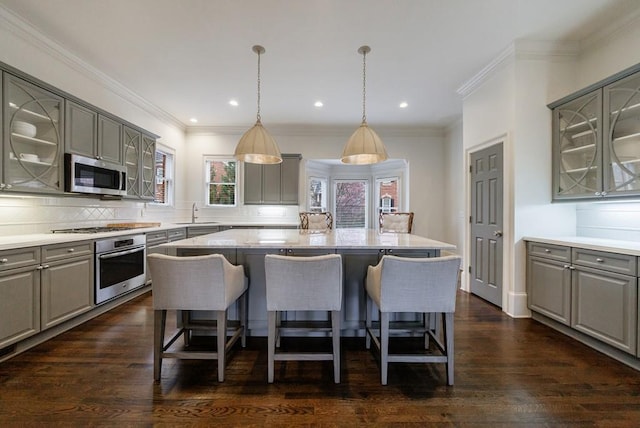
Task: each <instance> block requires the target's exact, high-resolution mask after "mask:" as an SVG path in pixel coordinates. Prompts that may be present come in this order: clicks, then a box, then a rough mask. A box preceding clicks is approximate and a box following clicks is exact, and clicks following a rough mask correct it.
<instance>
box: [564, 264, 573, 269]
mask: <svg viewBox="0 0 640 428" xmlns="http://www.w3.org/2000/svg"><path fill="white" fill-rule="evenodd" d="M562 267H563V268H565V269H569V268H570V267H571V265H564V266H562Z"/></svg>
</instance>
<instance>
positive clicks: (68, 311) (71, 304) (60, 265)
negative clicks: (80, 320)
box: [41, 256, 94, 330]
mask: <svg viewBox="0 0 640 428" xmlns="http://www.w3.org/2000/svg"><path fill="white" fill-rule="evenodd" d="M46 266H47V267H46V268H45V269H42V282H41V286H42V291H41V294H42V295H41V298H42V329H43V330H44V329H45V328H49V327H53V326H54V325H56V324H60V323H61V322H63V321H66V320H68V319H70V318H73V317H75V316H76V315H80V314H81V313H83V312H86V311H88V310H89V309H91V308H92V307H93V301H94V299H93V293H94V290H93V286H92V285H93V257H92V256H88V257H75V258H72V259H69V260H64V261H59V262H55V263H50V264H49V265H46Z"/></svg>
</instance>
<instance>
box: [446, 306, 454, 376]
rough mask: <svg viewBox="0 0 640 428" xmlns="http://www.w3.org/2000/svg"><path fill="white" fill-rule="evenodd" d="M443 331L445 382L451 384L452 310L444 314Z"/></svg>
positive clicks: (452, 353)
mask: <svg viewBox="0 0 640 428" xmlns="http://www.w3.org/2000/svg"><path fill="white" fill-rule="evenodd" d="M443 333H444V337H445V343H446V345H445V346H446V351H447V384H448V385H453V355H454V352H453V351H454V350H453V312H447V313H446V314H444V331H443Z"/></svg>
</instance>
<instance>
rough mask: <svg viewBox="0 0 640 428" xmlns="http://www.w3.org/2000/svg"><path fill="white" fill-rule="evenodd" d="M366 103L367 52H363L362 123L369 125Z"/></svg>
mask: <svg viewBox="0 0 640 428" xmlns="http://www.w3.org/2000/svg"><path fill="white" fill-rule="evenodd" d="M366 101H367V52H366V50H364V51H363V52H362V123H364V124H366V123H367V114H366Z"/></svg>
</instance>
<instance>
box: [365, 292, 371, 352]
mask: <svg viewBox="0 0 640 428" xmlns="http://www.w3.org/2000/svg"><path fill="white" fill-rule="evenodd" d="M365 294H366V295H365V299H366V300H367V307H366V309H365V314H364V317H365V329H364V346H365V348H367V349H370V348H371V337H370V336H369V331H370V329H371V327H372V326H373V321H372V318H373V314H372V311H373V302H372V300H371V297H369V293H365Z"/></svg>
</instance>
